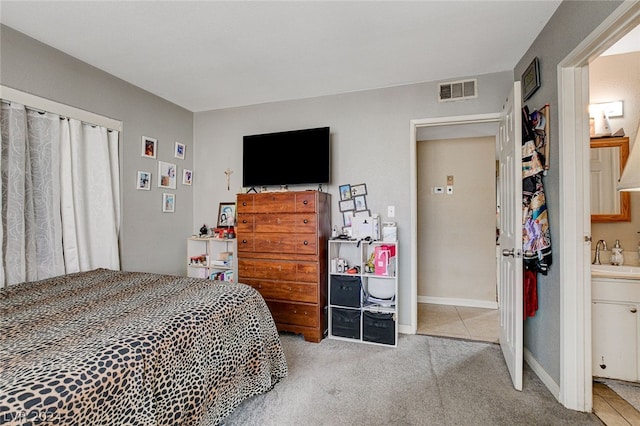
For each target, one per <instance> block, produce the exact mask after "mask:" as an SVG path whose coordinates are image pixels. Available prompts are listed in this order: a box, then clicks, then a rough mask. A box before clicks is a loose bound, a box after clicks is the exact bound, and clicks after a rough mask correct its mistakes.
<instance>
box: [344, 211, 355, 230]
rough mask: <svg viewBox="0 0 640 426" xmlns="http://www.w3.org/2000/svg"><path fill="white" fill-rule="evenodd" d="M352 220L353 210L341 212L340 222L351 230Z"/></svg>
mask: <svg viewBox="0 0 640 426" xmlns="http://www.w3.org/2000/svg"><path fill="white" fill-rule="evenodd" d="M352 220H353V210H349V211H346V212H342V221H343V222H344V226H345V227H347V228H351V221H352Z"/></svg>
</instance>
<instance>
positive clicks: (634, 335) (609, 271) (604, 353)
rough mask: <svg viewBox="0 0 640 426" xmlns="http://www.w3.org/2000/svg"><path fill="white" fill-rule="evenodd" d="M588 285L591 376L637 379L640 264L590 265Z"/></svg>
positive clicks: (639, 374)
mask: <svg viewBox="0 0 640 426" xmlns="http://www.w3.org/2000/svg"><path fill="white" fill-rule="evenodd" d="M615 268H617V269H615ZM591 288H592V294H591V299H592V305H591V321H592V357H593V358H592V359H593V365H592V373H593V376H594V377H604V378H611V379H618V380H626V381H632V382H637V381H640V337H639V335H638V333H639V332H640V313H639V312H638V310H640V267H628V266H627V267H625V266H618V267H612V266H611V265H592V277H591Z"/></svg>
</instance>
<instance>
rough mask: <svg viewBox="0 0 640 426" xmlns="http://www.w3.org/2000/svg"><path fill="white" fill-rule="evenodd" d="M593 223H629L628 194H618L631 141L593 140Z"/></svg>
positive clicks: (591, 175) (591, 174) (623, 139)
mask: <svg viewBox="0 0 640 426" xmlns="http://www.w3.org/2000/svg"><path fill="white" fill-rule="evenodd" d="M590 152H591V161H590V165H591V167H590V177H591V178H590V180H591V222H629V221H630V220H631V202H630V195H629V193H628V192H619V191H617V190H616V185H617V183H618V179H620V174H621V173H622V170H623V168H624V165H625V164H626V163H627V158H628V157H629V138H627V137H623V138H594V139H591V150H590Z"/></svg>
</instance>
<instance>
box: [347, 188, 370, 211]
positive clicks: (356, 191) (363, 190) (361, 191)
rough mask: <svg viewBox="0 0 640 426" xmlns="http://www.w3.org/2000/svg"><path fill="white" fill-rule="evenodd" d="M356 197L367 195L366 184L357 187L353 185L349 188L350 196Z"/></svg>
mask: <svg viewBox="0 0 640 426" xmlns="http://www.w3.org/2000/svg"><path fill="white" fill-rule="evenodd" d="M358 195H367V184H366V183H361V184H359V185H353V186H352V187H351V196H352V197H357V196H358ZM356 210H357V209H356Z"/></svg>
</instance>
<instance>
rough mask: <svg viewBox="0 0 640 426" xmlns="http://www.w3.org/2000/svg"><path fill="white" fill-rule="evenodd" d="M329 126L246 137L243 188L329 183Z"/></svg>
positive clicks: (243, 154) (243, 145)
mask: <svg viewBox="0 0 640 426" xmlns="http://www.w3.org/2000/svg"><path fill="white" fill-rule="evenodd" d="M329 139H330V138H329V127H318V128H314V129H303V130H291V131H286V132H276V133H265V134H260V135H249V136H244V137H243V141H242V186H244V187H247V188H250V187H256V186H268V185H301V184H323V183H329V181H330V173H331V167H330V166H331V165H330V162H331V161H330V159H331V157H330V152H329Z"/></svg>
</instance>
